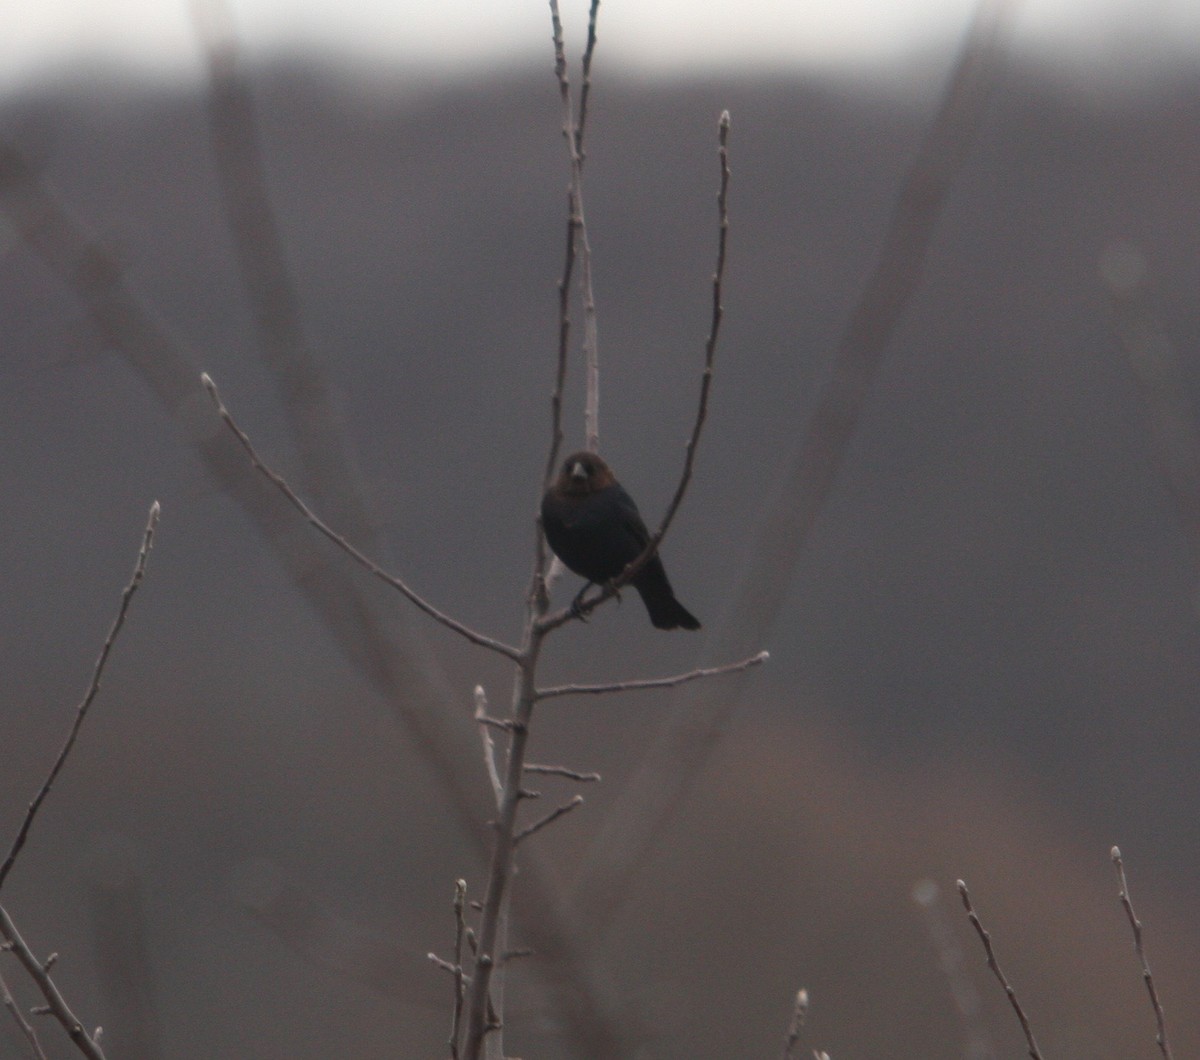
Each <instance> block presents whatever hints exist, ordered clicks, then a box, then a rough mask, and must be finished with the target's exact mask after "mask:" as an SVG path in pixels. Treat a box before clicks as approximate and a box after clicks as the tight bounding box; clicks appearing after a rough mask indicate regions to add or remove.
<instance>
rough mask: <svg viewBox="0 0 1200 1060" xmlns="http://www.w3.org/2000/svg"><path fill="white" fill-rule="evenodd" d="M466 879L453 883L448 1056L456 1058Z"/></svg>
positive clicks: (463, 986)
mask: <svg viewBox="0 0 1200 1060" xmlns="http://www.w3.org/2000/svg"><path fill="white" fill-rule="evenodd" d="M466 906H467V881H466V880H458V881H457V882H456V883H455V884H454V1022H453V1023H452V1024H451V1026H450V1056H451V1058H452V1060H458V1040H459V1038H460V1037H461V1036H462V1014H463V999H464V998H465V997H466V981H467V977H466V975H465V974H464V973H463V966H462V961H463V939H464V938H465V937H466V933H467V917H466Z"/></svg>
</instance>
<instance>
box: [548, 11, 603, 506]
mask: <svg viewBox="0 0 1200 1060" xmlns="http://www.w3.org/2000/svg"><path fill="white" fill-rule="evenodd" d="M599 6H600V4H599V0H594V2H593V4H592V9H591V15H590V18H589V23H588V46H587V51H586V52H585V53H584V82H585V86H588V87H587V88H586V89H585V91H590V73H591V66H592V52H593V50H594V48H595V43H596V14H597V11H598V9H599ZM550 20H551V25H552V27H553V34H554V72H555V74H556V76H557V77H558V90H559V96H560V98H561V100H562V115H563V128H562V133H563V139H564V140H565V141H566V144H567V155H568V158H569V159H570V164H571V184H570V192H569V202H570V222H569V230H570V235H569V236H568V240H569V241H570V243H571V247H570V251H569V255H570V258H571V260H572V261H573V257H574V245H575V244H576V243H578V246H579V256H580V259H581V260H580V264H581V267H582V275H581V277H580V286H581V287H582V291H583V360H584V366H585V367H584V371H585V379H586V387H585V389H586V397H585V400H584V434H585V436H586V442H585V447H586V448H587V449H589V450H590V451H591V452H596V451H597V450H599V448H600V361H599V357H600V354H599V339H598V334H597V326H596V298H595V293H594V290H593V287H592V248H591V244H590V243H589V242H588V235H587V221H586V220H585V218H584V213H583V118H584V113H583V110H582V104H581V112H580V121H579V123H578V124H577V123H576V120H575V108H574V105H573V104H572V102H571V82H570V79H569V78H568V77H567V56H566V47H565V45H564V43H563V26H562V18H561V17H560V16H559V11H558V0H550ZM559 298H560V317H559V322H560V349H559V357H560V371H563V370H564V368H563V367H562V360H561V359H562V358H564V357H565V356H566V351H565V345H566V344H565V341H564V340H565V336H564V335H563V334H562V324H563V320H564V317H563V315H562V314H563V313H564V311H565V310H564V305H563V302H564V301H569V299H570V289H569V284H567V283H566V272H565V270H564V287H563V289H562V290H560V292H559ZM560 416H561V411H560ZM557 435H558V437H561V418H560V419H558V432H557ZM551 458H552V459H551V460H550V463H549V466H548V467H547V473H546V481H547V484H549V480H550V476H551V475H552V474H553V472H554V467H555V464H557V462H558V460H557V458H558V452H557V449H553V450H552V452H551Z"/></svg>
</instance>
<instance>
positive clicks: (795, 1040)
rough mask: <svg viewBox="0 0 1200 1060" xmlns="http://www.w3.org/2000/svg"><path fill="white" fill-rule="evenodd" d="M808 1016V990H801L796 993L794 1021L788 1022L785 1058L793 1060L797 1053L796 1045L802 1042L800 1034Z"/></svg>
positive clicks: (785, 1059)
mask: <svg viewBox="0 0 1200 1060" xmlns="http://www.w3.org/2000/svg"><path fill="white" fill-rule="evenodd" d="M807 1018H808V991H807V990H799V991H797V993H796V1003H795V1005H794V1006H793V1007H792V1022H791V1023H789V1024H788V1032H787V1037H786V1038H785V1039H784V1042H783V1060H792V1058H793V1057H794V1056H795V1055H796V1046H798V1045H799V1044H800V1035H801V1033H802V1032H803V1030H804V1021H805V1020H806V1019H807Z"/></svg>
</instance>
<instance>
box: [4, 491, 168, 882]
mask: <svg viewBox="0 0 1200 1060" xmlns="http://www.w3.org/2000/svg"><path fill="white" fill-rule="evenodd" d="M161 511H162V509H161V508H160V507H159V503H158V501H155V502H154V503H153V504H152V505H150V515H149V517H148V519H147V522H146V529H145V530H144V531H143V533H142V545H141V548H140V549H139V550H138V556H137V562H136V563H135V564H134V568H133V576H132V577H131V578H130V579H129V584H128V585H126V586H125V589H124V591H123V592H122V593H121V605H120V607H118V608H117V617H116V618H115V619H113V624H112V626H111V627H110V628H109V631H108V636H107V637H106V638H105V640H104V646H103V647H102V648H101V649H100V655H99V656H98V657H97V659H96V665H95V668H94V669H93V670H92V680H91V683H90V684H89V685H88V688H87V692H85V693H84V696H83V699H82V701H81V702H80V704H79V706H78V707H76V709H75V721H74V722H73V723H72V725H71V731H70V732H68V733H67V738H66V740H65V742H64V743H63V745H62V748H61V749H60V750H59V752H58V757H57V758H56V759H55V760H54V765H53V766H51V767H50V773H49V774H48V775H47V777H46V780H45V783H43V784H42V787H41V789H40V790H39V791H38V793H37V794H36V795H35V796H34V797H33V801H32V802H31V803H30V804H29V807H28V809H27V810H26V811H25V819H24V820H23V821H22V822H21V827H20V829H19V830H18V831H17V837H16V839H14V840H13V845H12V849H10V850H9V852H8V856H7V857H6V858H5V859H4V863H3V864H2V865H0V888H2V887H3V886H4V881H5V880H6V879H7V878H8V874H9V873H10V872H11V871H12V867H13V865H14V863H15V862H16V860H17V855H18V854H20V853H21V848H22V847H23V846H24V845H25V840H26V839H27V838H28V836H29V829H30V828H31V827H32V825H33V819H34V817H36V816H37V812H38V810H39V809H40V808H41V805H42V803H43V802H44V801H45V799H46V796H47V795H49V794H50V789H51V788H52V787H53V786H54V782H55V781H56V780H57V779H58V774H59V773H61V772H62V768H63V766H64V765H66V762H67V756H68V755H70V753H71V749H72V748H73V747H74V746H75V740H76V738H77V737H78V736H79V730H80V729H81V728H83V719H84V718H85V717H87V712H88V708H89V707H90V706H91V705H92V700H94V699H95V698H96V693H97V692H99V691H100V679H101V678H102V677H103V676H104V667H105V666H106V665H107V663H108V657H109V655H110V654H111V653H112V649H113V645H114V644H115V643H116V641H117V635H118V634H119V633H120V632H121V627H122V626H123V625H124V624H125V614H126V612H127V611H128V610H129V601H130V600H132V599H133V594H134V593H136V592H137V590H138V586H140V585H141V584H142V577H143V576H144V575H145V573H146V560H147V559H148V558H149V555H150V548H151V546H152V545H153V543H154V531H155V528H156V527H157V526H158V516H159V513H160V512H161Z"/></svg>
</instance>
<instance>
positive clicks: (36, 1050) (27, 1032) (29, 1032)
mask: <svg viewBox="0 0 1200 1060" xmlns="http://www.w3.org/2000/svg"><path fill="white" fill-rule="evenodd" d="M0 1001H3V1002H4V1007H5V1008H6V1009H8V1011H9V1012H10V1013H11V1014H12V1018H13V1019H14V1020H16V1023H17V1026H18V1027H19V1028H20V1030H21V1034H22V1035H23V1036H24V1038H25V1040H26V1041H27V1042H28V1043H29V1048H30V1049H31V1050H32V1052H33V1055H34V1056H35V1057H37V1060H49V1058H48V1057H47V1056H46V1052H45V1050H44V1049H42V1043H41V1042H40V1041H38V1036H37V1031H35V1030H34V1029H33V1026H32V1025H31V1024H30V1022H29V1020H27V1019H26V1018H25V1014H24V1013H23V1012H22V1011H21V1009H20V1008H19V1007H18V1005H17V999H16V998H15V997H13V996H12V991H10V990H9V989H8V983H6V982H5V981H4V976H2V975H0Z"/></svg>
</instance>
